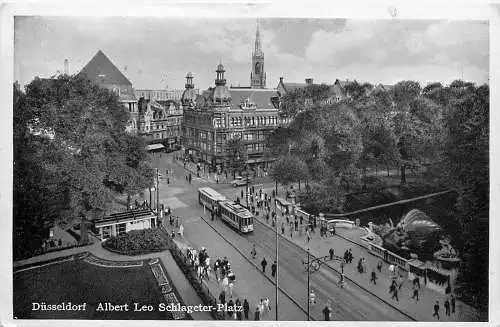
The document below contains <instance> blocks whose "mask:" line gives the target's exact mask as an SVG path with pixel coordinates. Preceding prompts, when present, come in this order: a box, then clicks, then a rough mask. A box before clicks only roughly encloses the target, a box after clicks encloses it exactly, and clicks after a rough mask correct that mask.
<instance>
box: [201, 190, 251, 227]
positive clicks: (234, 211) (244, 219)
mask: <svg viewBox="0 0 500 327" xmlns="http://www.w3.org/2000/svg"><path fill="white" fill-rule="evenodd" d="M198 202H199V203H200V204H201V205H202V206H204V207H205V208H207V209H208V210H210V211H212V212H215V213H216V214H217V216H218V217H220V218H221V219H222V220H223V221H225V222H226V223H227V224H228V225H229V226H231V227H232V228H234V229H236V230H237V231H238V232H240V233H250V232H253V228H254V227H253V215H252V213H251V212H250V211H249V210H248V209H246V208H245V207H243V206H242V205H240V204H237V203H235V202H233V201H230V200H228V199H227V198H226V197H225V196H223V195H221V194H220V193H218V192H217V191H215V190H214V189H212V188H210V187H200V188H199V189H198Z"/></svg>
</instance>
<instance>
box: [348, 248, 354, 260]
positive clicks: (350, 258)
mask: <svg viewBox="0 0 500 327" xmlns="http://www.w3.org/2000/svg"><path fill="white" fill-rule="evenodd" d="M352 259H353V256H352V250H351V249H349V263H352Z"/></svg>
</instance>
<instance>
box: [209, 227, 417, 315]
mask: <svg viewBox="0 0 500 327" xmlns="http://www.w3.org/2000/svg"><path fill="white" fill-rule="evenodd" d="M255 222H257V223H259V224H260V225H262V226H263V227H264V228H268V229H272V228H271V227H269V226H268V225H267V224H265V223H263V222H261V221H260V220H259V219H254V223H255ZM212 228H213V227H212ZM279 237H280V239H281V240H284V241H285V242H287V244H290V245H292V246H293V247H295V248H297V249H299V251H301V253H302V252H303V253H304V255H306V254H307V251H306V250H304V249H303V248H302V247H301V246H299V245H298V244H295V243H294V242H292V241H290V240H289V239H287V238H286V237H283V236H282V235H279ZM310 256H311V258H312V260H314V259H317V257H316V256H314V255H313V254H311V253H310ZM323 265H324V266H326V267H327V268H328V269H329V270H331V271H333V272H334V273H335V274H337V275H338V276H340V274H341V272H340V271H338V270H337V269H336V268H334V267H332V266H331V265H330V264H329V263H328V262H325V263H323ZM344 279H345V280H346V281H348V282H350V283H351V284H352V285H354V286H356V287H357V288H358V289H359V290H361V291H362V292H364V293H366V294H367V295H369V296H372V297H374V298H376V299H377V300H378V301H380V302H382V303H383V304H385V305H387V306H389V307H390V308H391V309H393V310H395V311H397V312H398V313H400V314H401V315H403V316H405V317H406V318H408V319H410V320H412V321H417V319H415V318H414V317H412V316H411V315H409V314H407V313H406V312H404V311H402V310H401V309H399V308H397V307H396V306H394V305H392V304H391V303H389V302H387V301H386V300H384V299H383V298H381V297H380V296H378V295H377V294H375V293H373V292H371V291H370V290H368V289H366V288H365V287H363V286H362V285H360V284H359V283H357V282H356V281H354V280H352V279H351V278H349V277H347V276H346V275H345V274H344Z"/></svg>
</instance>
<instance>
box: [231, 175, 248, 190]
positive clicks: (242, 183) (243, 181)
mask: <svg viewBox="0 0 500 327" xmlns="http://www.w3.org/2000/svg"><path fill="white" fill-rule="evenodd" d="M247 181H248V182H247ZM251 182H252V178H251V177H246V178H244V177H241V176H238V177H236V179H235V180H234V181H232V182H231V185H233V186H234V187H238V186H245V185H247V183H249V184H250V183H251Z"/></svg>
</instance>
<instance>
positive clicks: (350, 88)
mask: <svg viewBox="0 0 500 327" xmlns="http://www.w3.org/2000/svg"><path fill="white" fill-rule="evenodd" d="M370 87H371V85H370V84H369V83H365V84H360V83H358V81H356V80H354V81H352V82H348V83H347V84H346V85H345V86H344V91H345V92H346V93H347V94H348V95H349V96H350V97H351V98H352V99H353V100H354V101H359V100H360V99H361V98H363V97H364V96H365V95H366V91H367V88H370Z"/></svg>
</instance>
